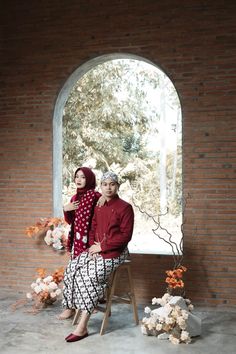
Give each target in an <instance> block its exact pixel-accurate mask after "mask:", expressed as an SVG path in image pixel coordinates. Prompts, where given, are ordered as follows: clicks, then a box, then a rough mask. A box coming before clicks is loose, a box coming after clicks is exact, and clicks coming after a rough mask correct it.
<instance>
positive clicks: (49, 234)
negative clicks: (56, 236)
mask: <svg viewBox="0 0 236 354" xmlns="http://www.w3.org/2000/svg"><path fill="white" fill-rule="evenodd" d="M44 241H45V242H46V244H47V245H48V246H50V245H51V244H52V243H53V238H52V230H48V231H47V233H46V236H45V237H44Z"/></svg>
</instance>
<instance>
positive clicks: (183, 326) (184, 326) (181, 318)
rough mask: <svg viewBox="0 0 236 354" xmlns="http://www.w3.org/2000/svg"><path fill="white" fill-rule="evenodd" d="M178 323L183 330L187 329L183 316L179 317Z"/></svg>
mask: <svg viewBox="0 0 236 354" xmlns="http://www.w3.org/2000/svg"><path fill="white" fill-rule="evenodd" d="M177 323H178V325H179V326H180V328H181V329H185V328H186V322H185V319H184V318H183V317H182V316H179V317H177Z"/></svg>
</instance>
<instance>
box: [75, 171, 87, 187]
mask: <svg viewBox="0 0 236 354" xmlns="http://www.w3.org/2000/svg"><path fill="white" fill-rule="evenodd" d="M75 184H76V187H77V188H84V187H85V186H86V178H85V175H84V173H83V171H82V170H79V171H78V172H77V173H76V175H75Z"/></svg>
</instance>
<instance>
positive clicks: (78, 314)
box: [72, 309, 80, 325]
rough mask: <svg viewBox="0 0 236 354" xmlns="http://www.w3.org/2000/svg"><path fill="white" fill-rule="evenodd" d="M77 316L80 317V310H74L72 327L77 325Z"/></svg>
mask: <svg viewBox="0 0 236 354" xmlns="http://www.w3.org/2000/svg"><path fill="white" fill-rule="evenodd" d="M79 316H80V310H79V309H76V310H75V315H74V318H73V322H72V325H76V324H77V322H78V319H79Z"/></svg>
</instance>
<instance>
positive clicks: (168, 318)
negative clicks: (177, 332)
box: [166, 317, 175, 324]
mask: <svg viewBox="0 0 236 354" xmlns="http://www.w3.org/2000/svg"><path fill="white" fill-rule="evenodd" d="M173 323H175V319H174V318H173V317H167V318H166V324H173Z"/></svg>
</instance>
